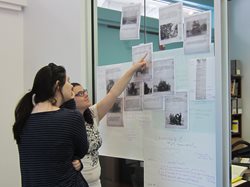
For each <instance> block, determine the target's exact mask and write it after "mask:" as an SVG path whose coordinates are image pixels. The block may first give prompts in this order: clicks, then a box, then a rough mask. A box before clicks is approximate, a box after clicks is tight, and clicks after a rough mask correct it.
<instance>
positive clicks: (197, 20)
mask: <svg viewBox="0 0 250 187" xmlns="http://www.w3.org/2000/svg"><path fill="white" fill-rule="evenodd" d="M210 43H211V12H210V11H208V12H202V13H197V14H194V15H191V16H187V17H185V18H184V52H185V54H193V53H204V52H209V50H210Z"/></svg>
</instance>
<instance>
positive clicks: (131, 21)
mask: <svg viewBox="0 0 250 187" xmlns="http://www.w3.org/2000/svg"><path fill="white" fill-rule="evenodd" d="M136 22H137V16H136V15H135V16H127V17H123V18H122V24H123V25H128V24H136Z"/></svg>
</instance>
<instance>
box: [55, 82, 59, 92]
mask: <svg viewBox="0 0 250 187" xmlns="http://www.w3.org/2000/svg"><path fill="white" fill-rule="evenodd" d="M57 90H59V80H57V81H56V84H55V91H57Z"/></svg>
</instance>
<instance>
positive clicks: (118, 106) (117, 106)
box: [109, 98, 122, 113]
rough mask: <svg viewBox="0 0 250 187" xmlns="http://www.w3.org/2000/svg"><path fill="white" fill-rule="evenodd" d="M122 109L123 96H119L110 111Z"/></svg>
mask: <svg viewBox="0 0 250 187" xmlns="http://www.w3.org/2000/svg"><path fill="white" fill-rule="evenodd" d="M121 111H122V98H117V99H116V100H115V103H114V105H113V107H112V108H111V109H110V111H109V112H110V113H118V112H121Z"/></svg>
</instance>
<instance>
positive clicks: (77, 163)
mask: <svg viewBox="0 0 250 187" xmlns="http://www.w3.org/2000/svg"><path fill="white" fill-rule="evenodd" d="M72 164H73V167H74V168H75V170H76V171H80V170H81V169H82V163H81V161H80V160H73V161H72Z"/></svg>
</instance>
